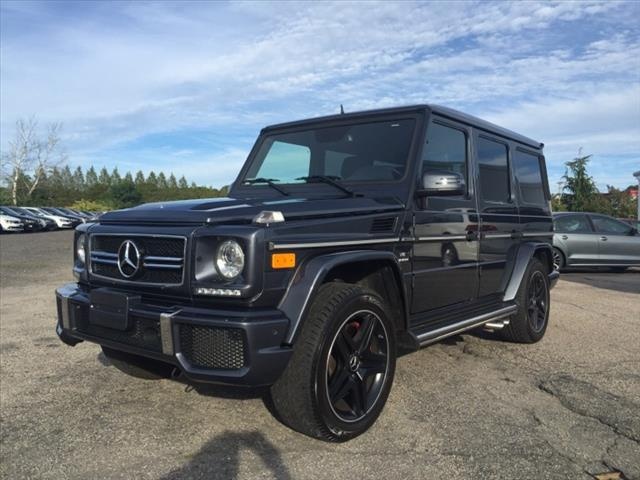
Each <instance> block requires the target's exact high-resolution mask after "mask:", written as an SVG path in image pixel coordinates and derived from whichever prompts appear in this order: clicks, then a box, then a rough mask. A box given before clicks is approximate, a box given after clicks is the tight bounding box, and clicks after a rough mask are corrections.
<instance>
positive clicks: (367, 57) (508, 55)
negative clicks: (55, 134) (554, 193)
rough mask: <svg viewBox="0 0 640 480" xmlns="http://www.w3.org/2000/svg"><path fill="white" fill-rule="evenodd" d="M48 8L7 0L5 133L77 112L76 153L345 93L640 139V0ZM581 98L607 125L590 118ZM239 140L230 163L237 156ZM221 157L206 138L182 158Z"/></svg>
mask: <svg viewBox="0 0 640 480" xmlns="http://www.w3.org/2000/svg"><path fill="white" fill-rule="evenodd" d="M45 5H46V6H47V8H44V7H42V6H40V7H37V6H34V5H31V4H27V5H24V4H20V3H15V4H14V3H7V2H5V3H3V4H2V8H3V15H2V22H3V25H2V26H3V28H2V42H1V43H2V45H1V46H0V49H1V50H0V53H1V59H2V60H1V62H2V65H1V69H0V76H1V82H0V98H1V100H2V108H1V109H0V128H1V129H2V135H1V136H2V139H1V141H2V145H5V144H6V139H7V138H8V137H9V136H10V133H11V129H12V127H11V125H12V124H13V122H14V121H15V119H16V118H17V117H18V116H24V115H29V114H34V113H35V114H38V115H39V117H40V118H41V119H42V120H43V121H48V120H61V121H63V122H64V124H65V132H66V135H67V142H68V144H69V150H70V153H71V155H72V157H71V158H72V161H76V162H78V163H80V162H85V161H90V159H91V158H95V159H98V160H99V161H102V160H104V161H105V162H109V159H108V158H107V157H106V155H108V154H109V153H110V152H111V151H113V149H116V148H117V149H118V151H119V152H120V153H127V155H128V158H129V160H128V162H129V164H130V165H131V166H132V168H138V167H140V166H143V167H146V166H147V164H146V163H145V162H151V161H153V160H152V159H153V158H154V157H155V158H157V156H158V154H160V155H161V156H165V155H166V157H167V158H170V156H171V155H170V153H168V152H162V151H153V150H152V151H149V150H145V149H144V148H141V147H136V148H131V149H130V150H129V151H128V152H127V145H128V144H129V143H131V142H140V141H142V140H143V139H144V138H146V137H147V136H149V135H151V134H163V133H172V134H173V133H175V132H188V131H189V130H190V129H197V130H215V131H219V132H223V133H224V132H231V131H233V134H236V133H237V131H238V129H244V131H245V132H247V131H251V132H255V131H256V130H257V129H258V128H259V127H260V126H262V125H264V124H265V123H271V122H277V121H283V120H290V119H293V118H298V117H303V116H309V115H312V116H315V115H319V114H326V113H331V112H335V111H337V108H338V105H339V104H340V103H343V104H345V107H346V108H347V110H349V111H353V110H356V109H363V108H374V107H379V106H389V105H393V104H408V103H422V102H435V103H443V104H447V105H449V106H453V107H456V108H460V109H462V110H465V111H470V112H471V113H475V114H477V115H479V116H486V115H487V112H490V113H491V115H492V118H494V119H495V120H498V121H499V122H500V123H502V124H504V125H505V126H507V127H510V128H513V129H519V130H520V129H521V130H522V131H523V133H525V134H530V135H535V134H536V132H537V131H538V130H541V131H540V133H541V134H542V135H539V137H540V138H541V139H542V140H543V141H545V143H547V145H549V149H550V150H549V151H553V152H555V151H556V150H552V149H555V148H557V149H558V150H557V151H558V152H561V151H562V152H563V154H564V150H562V149H566V151H568V150H569V149H573V148H574V144H575V143H576V142H579V141H583V140H591V142H592V143H593V144H594V147H593V148H594V149H596V150H598V151H601V152H602V154H603V155H609V156H611V155H621V154H625V155H629V154H631V155H632V154H634V153H637V152H639V151H640V148H638V145H637V142H636V143H634V142H633V140H632V138H631V137H632V136H633V135H634V134H637V133H638V131H637V121H636V122H635V123H634V119H635V120H637V118H638V115H637V109H636V110H634V108H633V105H634V101H635V105H636V106H637V105H638V102H637V85H638V76H637V72H638V69H639V68H640V64H639V60H638V59H639V58H640V45H639V42H638V37H639V35H638V28H637V26H635V25H634V24H633V22H632V21H631V20H630V18H633V16H634V14H636V18H637V13H638V11H637V10H638V9H637V7H636V6H634V5H633V4H630V3H621V2H580V3H575V2H513V3H506V2H495V3H488V2H466V3H460V2H457V3H451V2H432V3H427V4H425V3H421V2H385V3H371V2H337V3H327V2H317V3H310V2H299V3H294V2H276V3H266V2H258V3H256V2H245V3H231V4H224V3H195V4H189V6H188V7H187V8H185V7H183V5H182V4H179V3H175V4H172V3H168V2H160V3H153V4H147V3H127V4H118V7H117V8H114V7H112V6H108V5H107V4H93V3H91V4H89V7H86V6H80V5H81V4H77V5H76V6H74V7H73V8H74V11H73V12H64V11H59V10H56V8H55V7H52V6H49V5H47V4H45ZM54 5H55V4H54ZM67 8H68V7H67ZM67 13H72V15H67ZM67 17H69V18H67ZM7 22H12V24H10V25H7ZM22 23H24V25H22ZM7 27H10V28H7ZM581 105H593V108H594V109H596V110H597V112H598V115H600V117H599V118H606V119H607V122H606V123H602V124H598V123H597V121H596V120H593V117H595V116H587V118H585V117H584V115H585V114H586V112H585V110H584V109H583V108H581ZM596 110H592V111H596ZM549 112H553V115H551V116H550V115H549ZM634 115H635V116H634ZM536 121H542V122H544V125H543V128H542V129H541V126H540V124H539V123H536ZM549 125H553V128H551V127H549V128H547V126H549ZM614 138H616V139H617V141H613V139H614ZM141 139H142V140H141ZM550 141H551V142H550ZM244 145H245V146H247V145H248V142H245V144H244ZM552 145H553V146H552ZM583 146H584V147H585V148H587V145H583ZM227 148H229V147H228V146H225V147H222V150H219V151H218V154H219V156H218V157H216V158H217V160H216V161H217V162H218V163H220V162H223V161H224V159H229V158H231V157H227V156H225V151H226V150H225V149H227ZM174 150H176V151H178V150H183V147H182V146H176V147H174ZM247 151H248V150H247ZM74 152H76V153H75V155H76V157H75V160H74ZM220 152H222V153H220ZM235 153H237V152H235ZM235 153H234V157H233V158H235ZM244 153H245V154H246V151H245V152H244ZM154 154H155V155H154ZM215 154H216V152H215V151H212V153H211V155H215ZM163 158H164V157H163ZM98 160H96V161H98ZM212 160H213V158H212V157H210V156H208V155H204V154H203V153H202V151H201V150H195V151H194V153H193V155H192V157H191V158H190V159H189V162H186V161H183V162H181V163H180V168H182V169H183V171H185V172H186V171H187V170H188V169H190V167H188V165H190V164H195V165H205V164H208V163H207V162H211V161H212ZM112 161H113V162H115V159H114V160H112ZM119 161H122V160H119ZM230 163H231V164H232V165H233V166H234V168H236V167H237V164H236V163H234V162H230ZM154 168H155V167H154ZM189 171H193V172H194V173H197V168H196V169H195V170H194V169H190V170H189ZM221 172H222V170H221ZM176 173H178V172H176ZM223 173H224V172H223ZM224 174H225V175H228V177H227V178H228V179H229V180H230V179H232V177H233V175H231V174H230V173H224ZM210 178H211V179H212V181H213V180H214V179H215V180H217V179H218V178H222V174H221V176H219V177H210Z"/></svg>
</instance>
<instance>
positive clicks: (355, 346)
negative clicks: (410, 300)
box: [271, 283, 396, 441]
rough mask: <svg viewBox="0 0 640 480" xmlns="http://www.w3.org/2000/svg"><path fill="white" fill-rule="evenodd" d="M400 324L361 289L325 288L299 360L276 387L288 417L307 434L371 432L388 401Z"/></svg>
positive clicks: (306, 327) (298, 346)
mask: <svg viewBox="0 0 640 480" xmlns="http://www.w3.org/2000/svg"><path fill="white" fill-rule="evenodd" d="M395 362H396V339H395V327H394V324H393V322H392V321H391V317H390V316H389V314H388V310H387V308H386V306H385V305H384V302H383V301H382V299H381V298H380V297H379V296H378V295H376V294H375V293H373V292H371V291H368V290H365V289H363V288H362V287H360V286H357V285H350V284H343V283H329V284H326V285H324V286H322V287H321V289H320V290H319V292H318V294H317V295H316V299H315V300H314V302H313V304H312V306H311V308H310V310H309V313H308V315H307V316H306V318H305V321H304V324H303V325H302V330H301V332H300V334H299V336H298V338H297V340H296V343H295V346H294V352H293V356H292V358H291V360H290V362H289V365H288V366H287V369H286V370H285V372H284V373H283V374H282V376H281V377H280V379H279V380H278V381H277V382H276V383H275V384H274V385H273V387H272V388H271V398H272V400H273V406H274V407H275V410H276V412H277V414H278V415H279V416H280V419H281V420H282V421H283V422H284V423H285V424H287V425H288V426H290V427H291V428H293V429H294V430H297V431H299V432H301V433H304V434H306V435H309V436H311V437H315V438H319V439H322V440H327V441H345V440H349V439H351V438H354V437H356V436H358V435H360V434H362V433H364V432H365V431H366V430H367V429H368V428H369V427H371V425H373V423H374V422H375V421H376V419H377V418H378V416H379V415H380V412H381V411H382V408H383V407H384V404H385V403H386V401H387V397H388V395H389V391H390V389H391V384H392V382H393V376H394V372H395Z"/></svg>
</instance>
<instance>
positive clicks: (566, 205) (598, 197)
mask: <svg viewBox="0 0 640 480" xmlns="http://www.w3.org/2000/svg"><path fill="white" fill-rule="evenodd" d="M590 159H591V155H586V156H580V153H579V154H578V157H576V158H574V159H573V160H571V161H569V162H566V163H565V167H566V169H565V174H564V176H563V177H562V180H563V184H562V188H561V191H560V193H558V194H557V195H554V196H553V201H552V203H553V205H552V206H553V210H554V211H568V212H594V213H603V214H605V215H611V216H612V217H617V218H635V217H636V215H637V212H638V198H636V199H634V198H633V197H632V196H631V194H630V191H631V189H633V188H635V187H634V186H632V185H630V186H629V187H627V188H625V189H624V190H620V189H618V188H615V187H613V186H611V185H607V192H606V193H601V192H600V191H599V190H598V188H597V187H596V183H595V181H594V180H593V177H592V176H591V175H589V173H588V171H587V166H588V164H589V160H590Z"/></svg>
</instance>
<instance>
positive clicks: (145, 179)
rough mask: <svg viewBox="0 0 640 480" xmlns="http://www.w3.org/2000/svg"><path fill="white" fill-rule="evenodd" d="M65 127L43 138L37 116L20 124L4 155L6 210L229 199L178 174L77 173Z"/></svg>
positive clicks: (0, 193) (0, 186)
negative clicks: (69, 155)
mask: <svg viewBox="0 0 640 480" xmlns="http://www.w3.org/2000/svg"><path fill="white" fill-rule="evenodd" d="M61 128H62V127H61V124H59V123H52V124H49V125H48V126H47V128H46V134H45V135H44V136H41V134H40V129H39V128H38V122H37V120H36V119H35V117H31V118H29V119H19V120H18V121H17V122H16V131H15V137H14V139H12V140H11V141H9V142H8V149H7V151H6V152H3V153H2V178H1V179H0V205H6V204H11V205H25V206H31V205H33V206H70V207H72V208H78V209H80V210H100V211H101V210H110V209H116V208H127V207H131V206H134V205H138V204H140V203H144V202H156V201H165V200H183V199H187V198H207V197H218V196H224V195H225V194H226V193H227V191H228V187H222V188H221V189H216V188H211V187H204V186H198V185H196V184H195V182H192V183H191V184H189V183H188V182H187V180H186V179H185V178H184V176H183V177H180V178H179V179H177V178H176V177H175V175H174V174H173V173H169V175H168V176H167V175H166V174H165V173H164V172H159V173H156V172H153V171H151V172H149V174H148V175H146V176H145V175H144V173H143V172H142V171H138V172H137V173H136V174H135V176H134V175H132V174H131V172H126V173H125V174H124V175H122V174H121V173H120V172H119V171H118V168H117V167H116V168H114V169H113V170H112V171H109V170H107V169H106V168H104V167H103V168H102V169H100V171H99V172H98V171H96V169H95V168H94V167H93V166H91V167H89V169H88V170H87V171H83V169H82V167H77V168H75V169H74V170H72V169H71V168H70V167H69V166H68V165H66V160H67V155H66V153H65V151H64V148H63V146H62V142H61V137H60V132H61Z"/></svg>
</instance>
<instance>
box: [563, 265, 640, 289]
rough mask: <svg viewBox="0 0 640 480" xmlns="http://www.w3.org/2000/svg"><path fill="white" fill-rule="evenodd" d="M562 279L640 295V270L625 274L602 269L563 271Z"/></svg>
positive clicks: (634, 269)
mask: <svg viewBox="0 0 640 480" xmlns="http://www.w3.org/2000/svg"><path fill="white" fill-rule="evenodd" d="M560 279H561V280H564V281H565V282H572V283H581V284H583V285H589V286H591V287H595V288H603V289H605V290H614V291H616V292H625V293H640V269H639V268H630V269H628V270H626V271H625V272H612V271H611V270H606V269H601V270H595V269H576V268H574V269H571V270H566V271H565V270H563V271H562V273H561V275H560Z"/></svg>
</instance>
